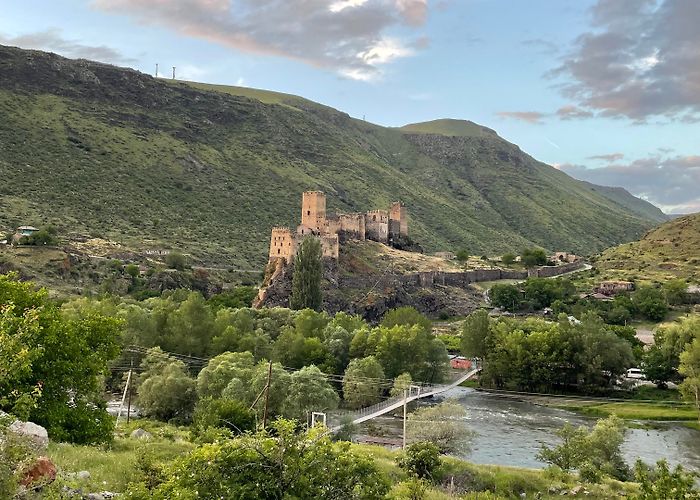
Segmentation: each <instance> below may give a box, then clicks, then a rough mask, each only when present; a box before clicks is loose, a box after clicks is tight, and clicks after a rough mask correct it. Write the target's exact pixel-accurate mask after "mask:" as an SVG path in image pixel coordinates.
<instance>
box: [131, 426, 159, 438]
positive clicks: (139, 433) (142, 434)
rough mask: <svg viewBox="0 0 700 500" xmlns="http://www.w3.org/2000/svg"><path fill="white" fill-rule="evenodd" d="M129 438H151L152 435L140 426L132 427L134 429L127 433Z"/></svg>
mask: <svg viewBox="0 0 700 500" xmlns="http://www.w3.org/2000/svg"><path fill="white" fill-rule="evenodd" d="M129 437H131V439H151V438H152V437H153V436H152V435H151V433H150V432H148V431H145V430H143V429H142V428H140V427H139V428H138V429H134V431H133V432H132V433H131V434H130V435H129Z"/></svg>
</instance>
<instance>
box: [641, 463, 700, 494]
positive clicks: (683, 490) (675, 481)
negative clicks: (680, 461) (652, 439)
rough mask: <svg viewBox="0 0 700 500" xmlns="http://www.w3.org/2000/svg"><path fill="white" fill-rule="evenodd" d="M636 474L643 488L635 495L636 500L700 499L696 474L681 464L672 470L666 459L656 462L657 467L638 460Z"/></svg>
mask: <svg viewBox="0 0 700 500" xmlns="http://www.w3.org/2000/svg"><path fill="white" fill-rule="evenodd" d="M634 475H635V480H636V481H637V482H638V483H639V489H640V490H641V491H640V492H639V494H637V495H635V496H634V499H635V500H698V499H700V492H699V491H698V490H697V488H696V487H695V480H696V475H695V474H690V473H687V472H685V471H684V470H683V467H681V466H680V465H677V466H676V468H675V469H674V470H673V472H671V470H670V469H669V467H668V463H667V462H666V460H659V461H658V462H656V467H655V468H649V467H648V466H646V465H645V464H644V463H643V462H642V461H641V460H637V463H636V465H635V467H634Z"/></svg>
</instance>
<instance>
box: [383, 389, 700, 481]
mask: <svg viewBox="0 0 700 500" xmlns="http://www.w3.org/2000/svg"><path fill="white" fill-rule="evenodd" d="M444 398H452V399H455V400H456V401H458V402H459V403H460V404H461V405H463V406H464V407H465V408H466V410H467V416H466V419H465V421H464V425H465V426H467V427H468V428H469V429H470V430H472V431H474V432H475V433H476V435H475V437H474V440H473V445H472V449H471V451H470V452H468V453H465V454H464V455H463V456H462V458H464V459H466V460H469V461H470V462H474V463H478V464H497V465H510V466H516V467H529V468H542V467H545V465H546V464H544V463H543V462H540V461H538V460H537V459H536V458H535V455H536V454H537V452H538V451H539V449H540V447H541V445H542V444H547V445H550V446H552V445H556V444H558V442H559V440H558V438H557V437H556V435H555V431H556V430H557V429H559V428H561V427H562V426H563V425H564V424H565V423H566V422H570V423H571V424H573V425H588V426H590V425H592V424H593V423H594V422H595V419H591V418H587V417H583V416H581V415H578V414H576V413H573V412H570V411H566V410H559V409H555V408H548V407H545V406H540V405H535V404H533V403H530V402H527V401H519V400H514V399H511V398H504V397H501V396H497V395H494V394H488V393H484V392H479V391H475V390H474V389H465V388H457V389H454V390H451V391H449V392H448V393H446V394H445V396H444ZM444 398H440V399H444ZM438 400H439V399H438V398H436V401H438ZM373 422H374V424H373V425H374V426H375V427H379V428H381V432H382V433H386V434H387V435H389V436H392V437H398V436H400V433H401V420H400V419H396V418H391V417H383V418H382V417H380V418H377V419H375V420H374V421H373ZM655 427H657V425H655ZM658 427H659V428H655V429H629V430H628V432H627V434H626V436H625V443H624V445H623V447H622V450H623V453H624V456H625V459H626V461H627V463H628V464H629V465H630V466H632V465H634V462H635V461H636V459H637V458H641V459H642V460H643V461H645V462H647V463H655V462H656V461H657V460H660V459H662V458H665V459H666V460H667V461H668V462H669V464H671V465H676V464H681V465H683V466H684V467H686V468H690V469H695V470H696V471H700V432H698V431H696V430H693V429H689V428H687V427H685V426H683V425H682V424H678V423H660V424H658ZM409 437H410V436H409Z"/></svg>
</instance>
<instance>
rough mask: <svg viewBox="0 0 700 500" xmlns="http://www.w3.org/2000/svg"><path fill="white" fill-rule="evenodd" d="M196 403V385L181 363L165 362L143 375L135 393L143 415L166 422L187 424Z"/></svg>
mask: <svg viewBox="0 0 700 500" xmlns="http://www.w3.org/2000/svg"><path fill="white" fill-rule="evenodd" d="M146 360H148V357H146ZM195 401H196V384H195V381H194V380H193V379H192V378H191V377H190V376H189V375H188V374H187V368H186V367H185V364H184V363H183V362H181V361H175V360H167V358H166V359H165V360H162V361H160V362H159V363H158V364H157V365H154V366H153V367H152V369H150V370H148V371H146V373H144V376H143V379H142V382H141V384H140V386H139V390H138V402H139V406H140V407H141V410H143V413H144V415H147V416H149V417H153V418H156V419H158V420H162V421H165V422H169V421H174V422H178V423H189V421H190V419H191V418H192V410H193V409H194V404H195Z"/></svg>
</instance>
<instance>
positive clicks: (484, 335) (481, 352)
mask: <svg viewBox="0 0 700 500" xmlns="http://www.w3.org/2000/svg"><path fill="white" fill-rule="evenodd" d="M489 342H490V321H489V313H488V312H486V310H484V309H478V310H476V311H474V312H473V313H471V314H470V315H469V316H467V319H466V320H464V326H463V327H462V354H464V355H465V356H474V357H478V358H483V357H484V356H485V355H486V353H487V352H488V349H489Z"/></svg>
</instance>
